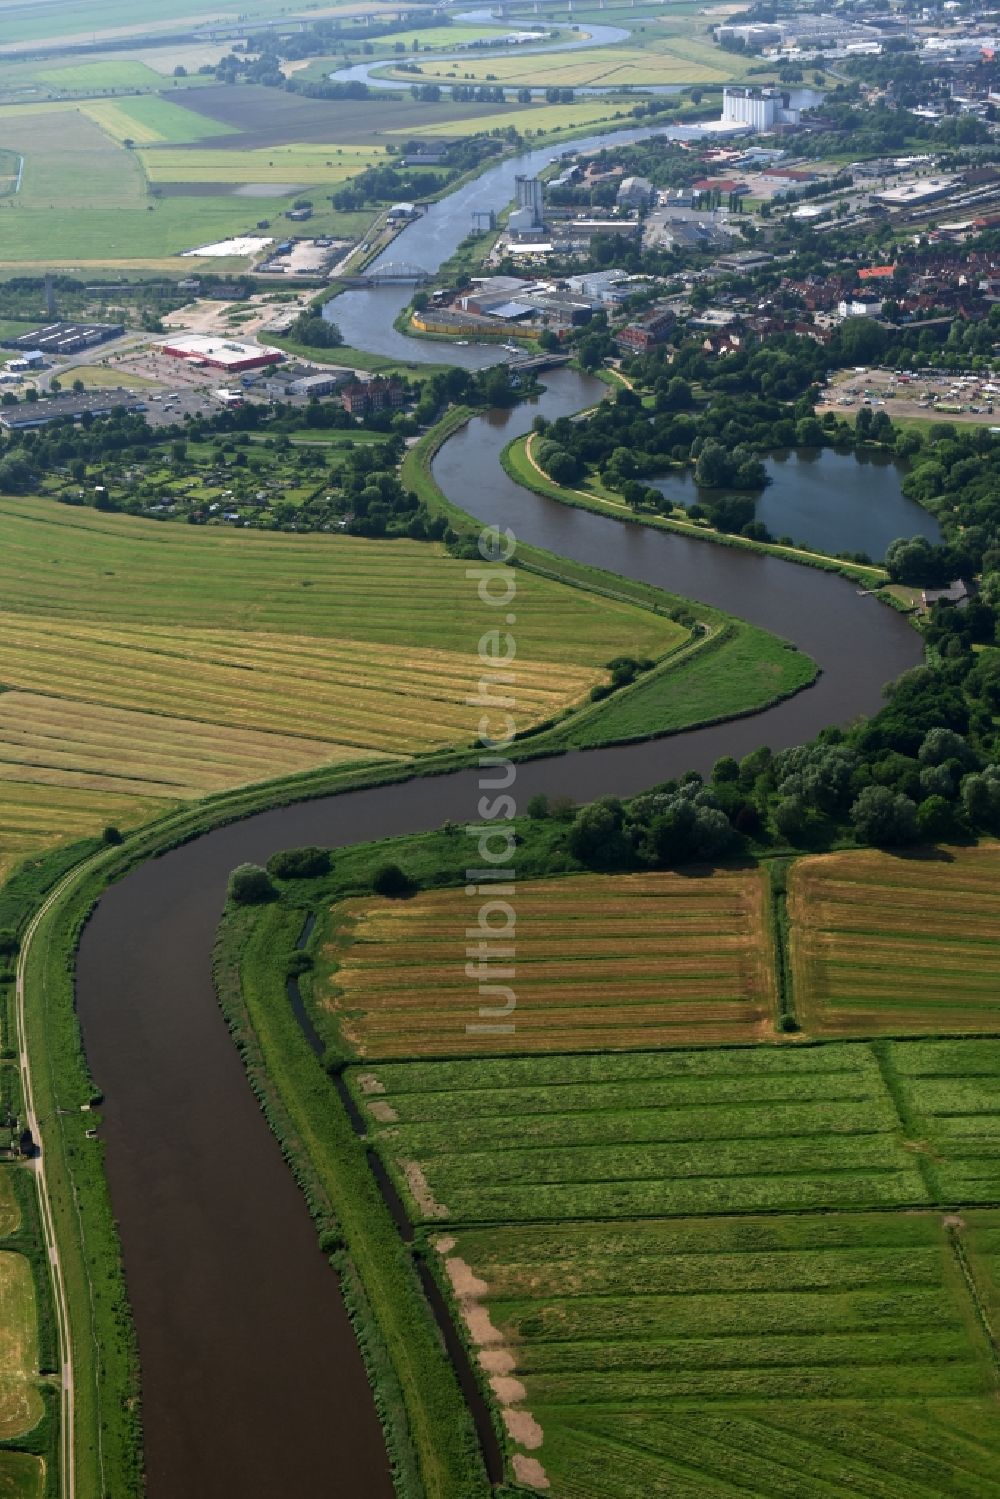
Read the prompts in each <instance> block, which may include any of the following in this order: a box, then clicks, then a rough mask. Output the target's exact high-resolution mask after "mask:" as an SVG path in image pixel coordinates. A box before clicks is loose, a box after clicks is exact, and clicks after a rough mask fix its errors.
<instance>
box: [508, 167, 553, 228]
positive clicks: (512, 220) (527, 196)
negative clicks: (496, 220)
mask: <svg viewBox="0 0 1000 1499" xmlns="http://www.w3.org/2000/svg"><path fill="white" fill-rule="evenodd" d="M514 189H515V196H516V202H517V206H516V208H513V209H512V210H511V213H510V217H509V218H508V220H507V233H508V235H509V236H510V237H511V238H512V239H537V237H538V231H539V230H540V229H541V228H542V227H543V226H544V223H545V218H544V215H545V199H544V189H543V187H542V183H541V179H540V178H538V177H515V179H514Z"/></svg>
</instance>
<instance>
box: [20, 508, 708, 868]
mask: <svg viewBox="0 0 1000 1499" xmlns="http://www.w3.org/2000/svg"><path fill="white" fill-rule="evenodd" d="M0 529H2V533H3V536H4V547H3V550H2V552H0V598H2V599H3V604H4V607H3V610H2V620H0V685H2V686H3V687H5V688H7V689H8V690H6V691H0V854H2V856H3V857H5V858H6V859H7V860H12V859H14V858H15V857H16V856H17V855H18V854H21V855H23V854H25V853H29V852H34V851H36V850H37V849H39V848H41V847H44V846H46V845H47V844H49V843H51V842H54V841H60V840H68V839H71V838H76V837H80V836H83V835H84V834H87V833H92V832H95V831H99V830H100V829H101V827H102V826H104V825H105V824H106V823H113V824H115V825H118V826H125V827H128V826H133V825H135V824H137V823H140V822H143V821H146V820H147V819H148V818H149V817H151V816H153V815H155V813H156V812H158V811H162V810H165V809H166V808H168V807H170V806H172V805H174V804H176V803H177V802H180V801H183V800H187V799H190V798H195V797H198V796H202V795H205V794H207V793H210V792H213V791H219V790H223V789H225V788H227V787H231V786H236V785H244V784H247V783H251V782H257V781H263V780H269V779H272V778H274V777H277V776H282V775H287V774H291V773H295V772H298V771H304V770H309V769H313V768H316V767H319V766H323V765H335V764H343V763H349V762H372V761H375V760H380V759H385V758H387V757H390V758H399V757H407V756H410V755H414V754H419V753H421V752H424V751H428V750H433V749H436V748H440V747H442V746H445V745H449V744H462V743H471V742H472V741H473V740H474V739H475V738H476V736H477V733H478V727H477V726H478V723H479V718H480V714H481V711H482V710H481V708H480V707H479V706H477V705H476V704H475V703H470V702H469V701H468V699H469V698H472V697H474V696H475V693H476V690H477V684H478V680H479V676H480V673H481V666H480V663H479V660H478V656H477V646H478V641H479V637H480V635H481V633H482V628H483V625H482V605H481V603H480V601H479V599H478V597H477V594H476V589H475V585H474V584H473V583H472V582H470V581H469V580H468V579H467V578H466V564H465V563H464V562H460V561H457V560H454V559H452V558H450V557H448V556H447V554H446V553H445V552H444V550H443V548H441V547H439V546H437V545H427V544H421V543H417V542H409V541H399V542H382V541H378V542H372V541H364V540H361V539H359V538H353V537H344V536H338V537H324V536H303V537H290V536H289V537H285V536H277V537H275V536H267V535H264V534H263V533H259V532H258V533H244V534H238V533H235V532H228V531H226V532H224V531H205V530H201V529H199V530H198V532H197V533H196V534H192V532H191V529H190V528H188V527H179V526H177V527H175V526H165V525H159V524H157V523H155V522H149V521H141V520H135V519H131V518H126V517H121V516H114V515H101V514H99V513H98V512H96V511H92V510H81V509H74V508H68V507H65V506H62V505H58V504H55V503H53V502H51V501H47V500H13V499H3V500H0ZM517 581H518V594H517V599H518V645H519V652H520V654H519V658H518V680H517V706H516V712H515V717H516V719H517V722H518V724H519V726H521V727H526V726H528V725H529V724H531V723H533V722H537V721H540V720H542V719H547V718H549V717H550V716H552V714H554V713H558V712H559V711H560V710H561V709H563V708H565V707H567V706H570V705H571V704H572V703H574V702H576V701H579V700H581V699H583V698H585V697H586V695H587V693H588V692H589V689H590V688H591V687H592V686H593V685H594V684H595V683H597V682H600V681H604V680H606V678H607V672H606V671H605V670H604V663H605V662H607V661H608V660H610V659H612V658H613V657H614V656H616V655H620V654H622V653H627V652H630V651H633V650H635V651H641V652H642V654H645V655H652V656H658V655H663V654H664V653H665V652H668V651H670V650H672V649H673V648H674V647H676V646H677V645H679V644H680V643H681V642H682V640H683V638H684V634H683V631H681V630H680V628H679V627H678V626H676V625H675V624H674V623H673V622H672V621H670V620H668V619H666V618H664V617H662V616H657V615H654V614H651V613H649V612H647V611H644V610H639V609H637V608H634V607H632V606H631V605H627V604H622V603H618V602H617V601H614V600H608V599H602V598H598V597H597V596H595V595H591V594H588V593H585V592H583V591H582V590H580V589H576V588H567V587H563V586H562V585H560V584H557V583H552V582H550V581H549V580H547V579H543V578H538V577H533V576H531V575H528V574H524V573H519V574H518V575H517ZM466 641H467V642H468V648H467V649H465V648H463V645H462V642H466Z"/></svg>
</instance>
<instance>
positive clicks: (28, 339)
mask: <svg viewBox="0 0 1000 1499" xmlns="http://www.w3.org/2000/svg"><path fill="white" fill-rule="evenodd" d="M124 332H125V325H124V323H46V324H45V326H44V327H42V328H34V329H32V331H31V332H30V333H22V334H20V335H19V336H18V337H17V338H11V339H4V341H3V342H4V348H7V349H31V350H32V351H33V352H34V351H35V350H40V351H41V352H42V353H43V354H79V352H80V350H81V349H92V348H94V347H96V345H97V344H103V343H108V342H109V340H110V339H112V338H121V336H122V334H123V333H124Z"/></svg>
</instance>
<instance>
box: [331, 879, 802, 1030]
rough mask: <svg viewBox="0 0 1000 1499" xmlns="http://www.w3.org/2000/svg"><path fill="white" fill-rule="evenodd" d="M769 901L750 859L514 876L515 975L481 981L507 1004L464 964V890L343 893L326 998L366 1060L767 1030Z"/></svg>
mask: <svg viewBox="0 0 1000 1499" xmlns="http://www.w3.org/2000/svg"><path fill="white" fill-rule="evenodd" d="M768 913H769V902H768V896H767V884H766V879H765V877H764V875H763V873H762V872H761V871H760V870H746V871H740V872H737V873H733V872H730V871H726V872H717V873H714V874H711V875H708V874H703V875H702V877H700V878H699V877H695V876H693V875H691V874H685V875H677V874H630V875H614V876H604V875H581V876H573V877H571V878H568V879H555V880H537V881H525V882H522V883H520V884H519V885H518V890H517V912H516V920H517V936H516V957H517V962H516V975H515V977H513V978H510V979H507V980H505V979H504V978H502V977H498V978H496V979H492V978H490V977H488V976H487V977H486V978H484V980H483V981H484V983H487V984H489V983H494V982H496V983H498V984H504V983H507V984H508V985H510V986H511V987H512V990H513V993H514V1002H513V1006H512V1005H511V1000H510V997H509V995H508V996H505V995H504V994H502V993H500V992H499V991H498V993H497V994H496V996H494V997H490V996H488V995H486V996H482V997H481V996H480V993H479V988H478V980H477V979H476V977H475V976H473V977H471V978H470V977H469V976H468V975H467V973H466V971H465V956H464V941H465V939H464V936H463V933H464V932H465V928H466V927H467V926H468V924H469V923H470V921H474V919H475V903H474V902H470V900H469V897H468V896H467V895H466V894H465V891H464V889H458V890H430V891H425V892H422V893H421V894H419V895H416V896H414V897H413V898H412V899H410V900H406V901H392V900H384V899H378V898H371V897H367V898H364V899H358V900H351V901H347V902H345V903H343V904H342V905H341V906H339V907H337V908H335V911H334V913H333V926H334V937H333V940H332V942H331V943H330V944H329V945H328V946H327V948H326V950H325V954H324V956H325V959H326V961H327V963H328V964H329V965H330V968H331V970H332V971H331V974H330V978H329V980H328V982H327V985H326V990H327V993H326V998H325V1003H326V1005H327V1006H328V1008H329V1009H330V1011H331V1013H332V1014H334V1015H335V1016H336V1017H337V1019H338V1021H339V1028H340V1031H341V1034H342V1036H343V1038H344V1040H345V1041H346V1042H347V1044H348V1045H349V1046H350V1047H351V1048H352V1049H354V1050H356V1051H357V1053H358V1054H359V1055H360V1056H364V1057H380V1056H382V1057H397V1056H408V1055H409V1056H428V1055H434V1054H435V1053H436V1054H439V1055H440V1054H442V1053H443V1054H450V1053H454V1052H467V1051H471V1052H480V1051H482V1050H483V1048H484V1046H488V1047H489V1049H490V1050H496V1051H517V1052H526V1051H546V1052H550V1051H578V1050H587V1051H592V1050H597V1049H601V1050H608V1049H613V1048H618V1047H638V1046H691V1045H704V1044H715V1045H718V1044H725V1043H727V1042H736V1043H739V1042H752V1041H762V1040H767V1039H771V1038H773V1035H774V1031H773V1015H774V1007H775V994H774V976H773V964H772V960H771V942H770V935H769V933H770V922H769V914H768ZM500 940H502V939H500ZM322 1002H324V1000H323V998H322V996H321V1003H322ZM480 1006H487V1007H488V1006H493V1007H494V1010H493V1011H491V1012H490V1013H487V1011H486V1010H485V1009H483V1010H481V1009H480ZM497 1007H499V1016H498V1013H496V1011H497ZM505 1007H506V1008H505ZM498 1018H499V1020H500V1021H501V1022H510V1023H509V1025H508V1024H505V1023H501V1024H497V1021H498ZM484 1022H486V1023H488V1024H489V1025H490V1026H491V1028H492V1032H493V1033H492V1034H489V1036H488V1039H487V1040H484V1035H485V1034H486V1032H485V1031H484V1029H483V1024H484Z"/></svg>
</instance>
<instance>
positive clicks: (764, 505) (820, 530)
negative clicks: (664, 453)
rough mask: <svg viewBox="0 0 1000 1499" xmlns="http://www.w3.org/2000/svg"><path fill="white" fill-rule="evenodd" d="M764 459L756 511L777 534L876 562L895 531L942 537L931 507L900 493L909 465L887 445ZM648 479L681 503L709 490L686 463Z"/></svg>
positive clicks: (803, 450) (803, 451) (802, 450)
mask: <svg viewBox="0 0 1000 1499" xmlns="http://www.w3.org/2000/svg"><path fill="white" fill-rule="evenodd" d="M764 466H765V468H766V469H767V473H768V477H769V478H770V480H771V482H770V484H769V485H768V487H767V488H766V489H765V490H764V491H763V492H762V493H761V494H759V495H758V496H757V497H756V499H757V508H756V519H757V520H759V521H763V523H764V525H765V526H766V527H767V529H768V530H769V531H770V533H771V535H772V536H773V537H775V539H777V537H779V536H790V537H791V538H792V540H793V541H798V542H804V543H805V544H806V545H807V546H809V547H812V548H815V550H816V551H820V552H831V553H833V554H836V553H837V552H867V553H868V554H869V556H870V557H871V558H872V559H873V560H874V561H876V562H879V561H881V560H882V558H883V557H884V556H885V549H886V547H887V546H888V545H889V543H890V542H891V541H895V539H896V537H897V536H926V537H927V540H928V541H932V542H938V541H940V540H941V528H940V526H939V525H938V523H937V521H936V520H935V519H934V517H933V515H930V514H929V513H928V512H927V511H926V510H924V509H923V508H922V507H921V506H920V505H918V504H917V503H916V501H914V500H909V499H907V497H906V495H904V493H903V489H902V482H903V478H904V475H905V473H906V465H905V464H902V463H898V462H896V461H895V460H894V459H893V458H891V457H890V456H889V455H888V454H886V453H863V454H861V455H855V454H854V453H836V452H834V451H833V449H832V448H795V449H791V450H788V449H786V450H783V451H782V452H779V453H772V454H771V455H770V456H769V457H768V458H766V459H765V460H764ZM648 482H650V483H651V485H652V487H653V488H654V489H658V490H659V491H660V493H661V494H663V495H665V496H666V497H667V498H668V499H671V500H673V501H674V502H675V504H678V505H683V506H684V507H685V508H687V507H688V506H689V505H694V504H697V503H698V501H699V500H701V501H702V502H704V500H705V499H706V498H709V497H710V496H711V494H712V491H710V490H699V489H698V486H697V485H696V484H695V482H694V477H693V475H692V473H691V470H690V469H689V470H687V471H685V472H684V473H678V474H670V475H669V476H668V477H667V478H665V479H653V480H650V481H648Z"/></svg>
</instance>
